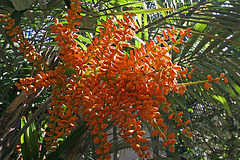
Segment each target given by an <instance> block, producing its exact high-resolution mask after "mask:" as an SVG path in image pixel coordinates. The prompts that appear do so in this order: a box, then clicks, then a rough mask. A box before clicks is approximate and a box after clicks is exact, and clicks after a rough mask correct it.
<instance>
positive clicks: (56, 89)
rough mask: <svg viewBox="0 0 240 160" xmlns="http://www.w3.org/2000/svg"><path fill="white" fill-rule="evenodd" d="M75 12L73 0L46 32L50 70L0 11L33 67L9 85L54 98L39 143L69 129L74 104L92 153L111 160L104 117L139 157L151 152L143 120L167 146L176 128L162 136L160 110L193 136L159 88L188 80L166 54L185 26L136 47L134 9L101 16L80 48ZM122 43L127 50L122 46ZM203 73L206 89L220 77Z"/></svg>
mask: <svg viewBox="0 0 240 160" xmlns="http://www.w3.org/2000/svg"><path fill="white" fill-rule="evenodd" d="M80 11H81V8H80V2H79V1H76V0H72V3H71V9H70V10H68V12H67V13H68V16H65V18H66V19H67V22H68V24H67V25H63V24H61V23H58V20H57V19H56V20H55V25H52V26H51V27H50V28H51V32H52V33H55V34H57V36H56V38H55V41H57V42H58V43H57V45H58V46H59V47H60V48H61V51H60V56H59V58H60V59H61V62H59V64H58V66H57V67H56V68H55V69H53V70H49V67H48V66H47V63H46V62H44V61H43V59H42V57H41V55H40V54H38V53H35V52H34V51H35V50H34V48H33V46H32V45H31V44H29V43H28V41H26V40H22V32H21V31H20V30H18V27H17V26H15V27H13V26H14V20H13V19H11V18H10V17H9V15H1V22H4V23H5V24H6V26H5V27H4V29H6V30H7V34H9V36H11V37H12V39H11V40H12V41H13V42H15V43H18V45H19V48H18V49H19V52H24V53H25V57H27V59H28V60H29V61H30V62H32V63H33V66H35V67H36V69H38V70H39V71H40V73H38V74H37V75H36V77H34V78H31V77H30V78H27V77H26V78H24V79H20V84H18V83H17V84H16V86H18V87H19V89H22V90H25V91H26V92H28V91H30V90H31V91H33V92H35V91H36V89H37V88H42V87H50V86H51V87H52V95H53V97H52V102H51V103H50V106H51V107H49V110H48V112H49V118H50V121H51V122H50V123H49V124H48V126H49V128H50V129H49V132H46V137H45V140H46V141H47V143H46V146H45V147H46V148H47V149H48V150H52V151H55V147H56V146H57V145H58V138H59V137H62V136H63V135H65V136H68V135H69V134H70V132H71V130H72V129H74V128H75V124H74V121H75V120H76V119H77V116H76V115H77V114H78V111H79V109H81V110H82V111H83V115H84V116H85V120H86V121H87V126H89V129H91V134H92V135H94V136H95V138H94V143H95V144H98V145H99V148H98V149H96V150H95V152H96V153H97V154H100V155H101V157H100V158H99V159H110V156H109V155H107V153H108V152H109V150H110V149H111V147H112V144H110V143H109V142H108V141H107V137H108V134H107V132H106V130H107V127H108V125H109V121H112V122H113V125H117V126H118V128H119V132H118V134H119V135H120V136H121V137H122V138H123V139H124V140H125V141H126V142H128V143H130V144H131V146H132V147H133V149H134V150H135V151H136V152H137V154H138V155H139V157H142V158H149V154H150V153H149V152H148V151H147V150H148V148H149V147H148V146H146V145H145V144H144V143H145V142H147V141H148V139H147V138H143V135H144V134H145V131H143V130H142V129H141V124H142V121H145V122H148V123H149V124H150V125H152V126H153V127H154V128H155V130H154V131H153V133H152V134H151V136H156V135H159V136H160V137H161V138H162V139H163V140H164V143H163V146H164V147H167V146H169V148H170V151H172V152H174V144H175V143H176V139H175V134H174V133H171V134H169V135H167V129H168V126H167V125H166V123H165V121H164V118H163V116H162V115H161V113H164V114H166V115H168V119H173V120H174V121H175V122H176V125H177V126H178V127H180V126H182V127H183V133H188V136H189V137H191V136H192V133H191V132H189V128H188V127H187V124H189V122H190V121H189V120H188V121H186V122H185V123H184V122H183V120H182V119H181V116H182V114H183V112H180V113H174V112H173V110H172V109H171V103H170V102H169V101H168V100H167V99H166V95H167V94H168V93H169V92H173V93H174V92H176V93H180V94H181V95H182V94H183V93H184V92H185V91H186V85H190V84H193V83H187V84H186V85H185V84H178V81H177V80H178V79H179V78H181V77H184V78H185V77H186V75H188V78H189V79H190V78H191V76H190V74H192V73H193V70H191V72H190V73H188V69H187V68H185V69H184V70H181V67H180V66H178V65H177V63H174V64H173V63H172V61H171V56H170V55H169V54H168V53H169V51H170V50H172V49H173V50H175V51H176V52H179V49H178V48H176V44H178V43H183V38H184V36H186V35H188V36H191V34H190V29H187V30H186V31H182V30H180V31H179V30H176V29H174V28H172V29H171V30H170V29H167V30H166V31H163V37H159V36H157V37H156V38H157V40H158V42H157V43H154V41H153V40H151V41H150V42H149V43H148V42H147V43H146V45H145V46H144V45H142V46H141V48H137V47H135V46H134V45H132V44H130V43H129V41H130V40H132V38H133V37H134V36H135V30H137V29H138V26H137V25H136V24H135V22H134V19H133V18H132V17H133V16H134V15H133V14H129V13H127V15H123V18H124V19H122V20H118V19H115V18H107V20H106V22H105V23H102V25H103V28H102V29H101V28H100V29H99V30H100V34H99V36H98V37H95V38H94V39H93V40H92V43H91V44H90V45H89V46H88V47H87V50H86V51H85V50H83V49H80V48H79V46H78V44H77V42H76V41H75V40H74V39H75V38H77V37H78V35H77V34H76V33H77V32H79V30H78V29H76V28H75V26H76V25H80V22H78V21H77V19H78V18H81V16H79V15H78V12H80ZM177 37H178V38H177ZM168 40H171V41H172V45H171V46H170V45H168V44H167V43H166V41H168ZM126 48H127V50H130V51H129V52H126ZM207 78H208V80H206V81H202V83H205V86H206V88H207V89H209V87H211V85H210V84H209V83H208V82H210V81H214V82H217V81H218V80H219V79H214V80H212V77H211V76H210V75H209V76H208V77H207ZM220 78H224V75H221V76H220ZM226 81H227V80H226ZM197 83H200V82H199V81H198V82H197ZM160 112H161V113H160Z"/></svg>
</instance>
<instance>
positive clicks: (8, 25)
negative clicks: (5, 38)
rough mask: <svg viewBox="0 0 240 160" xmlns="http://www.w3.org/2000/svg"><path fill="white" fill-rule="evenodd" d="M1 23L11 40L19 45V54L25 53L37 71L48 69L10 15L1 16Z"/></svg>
mask: <svg viewBox="0 0 240 160" xmlns="http://www.w3.org/2000/svg"><path fill="white" fill-rule="evenodd" d="M0 22H2V23H3V24H4V25H5V26H4V27H3V29H5V30H6V33H7V34H8V35H9V36H10V38H11V39H10V40H11V41H12V42H13V43H15V44H17V46H18V50H19V52H20V53H23V52H24V53H25V55H24V56H25V57H26V58H27V60H28V61H30V62H31V63H32V64H33V66H34V67H35V68H36V69H37V70H44V69H47V64H46V63H45V61H44V60H43V59H42V56H41V55H40V54H38V53H36V52H35V49H34V47H33V45H32V44H30V43H29V42H28V41H27V40H23V35H22V30H20V29H19V26H16V25H15V20H14V19H12V18H11V17H10V14H7V15H3V14H0Z"/></svg>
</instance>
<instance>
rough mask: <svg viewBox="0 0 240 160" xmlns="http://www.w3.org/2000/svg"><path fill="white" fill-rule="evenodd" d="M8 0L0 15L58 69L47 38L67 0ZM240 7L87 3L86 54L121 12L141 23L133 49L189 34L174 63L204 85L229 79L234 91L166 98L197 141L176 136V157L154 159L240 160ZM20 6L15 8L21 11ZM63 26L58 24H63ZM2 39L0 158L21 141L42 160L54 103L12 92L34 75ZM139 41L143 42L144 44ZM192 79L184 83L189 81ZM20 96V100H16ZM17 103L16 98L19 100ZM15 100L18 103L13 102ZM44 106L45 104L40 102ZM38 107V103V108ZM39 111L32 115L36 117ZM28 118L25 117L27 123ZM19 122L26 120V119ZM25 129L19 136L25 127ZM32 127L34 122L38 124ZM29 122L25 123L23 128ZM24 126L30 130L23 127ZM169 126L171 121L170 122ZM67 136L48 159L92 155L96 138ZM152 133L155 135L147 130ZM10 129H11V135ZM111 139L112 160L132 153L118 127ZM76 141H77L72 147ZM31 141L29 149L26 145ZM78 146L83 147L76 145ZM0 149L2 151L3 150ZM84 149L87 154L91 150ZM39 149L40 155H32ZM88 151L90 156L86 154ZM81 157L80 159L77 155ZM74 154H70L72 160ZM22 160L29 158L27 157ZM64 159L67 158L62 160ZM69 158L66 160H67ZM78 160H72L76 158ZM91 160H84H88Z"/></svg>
mask: <svg viewBox="0 0 240 160" xmlns="http://www.w3.org/2000/svg"><path fill="white" fill-rule="evenodd" d="M21 1H22V3H20V4H22V5H20V6H18V5H17V4H16V3H17V2H19V1H12V2H11V1H5V3H3V4H1V5H2V6H0V12H2V13H7V12H11V13H12V14H11V16H12V17H13V18H15V19H16V22H17V23H18V24H20V26H21V28H22V29H23V30H24V33H25V35H24V36H25V38H26V39H29V40H30V41H31V42H32V43H33V44H34V46H35V47H36V49H37V50H38V51H39V52H41V54H42V55H43V57H44V58H45V59H46V60H47V61H48V62H49V64H50V66H51V67H54V66H55V65H56V63H57V56H58V54H57V53H58V47H56V43H55V42H54V41H53V38H54V35H53V36H52V35H50V33H49V28H48V27H49V25H50V24H51V23H53V20H54V18H55V17H58V18H60V17H62V15H63V14H64V12H63V11H64V10H66V7H65V6H67V7H69V4H70V0H64V1H61V0H57V1H54V0H48V1H43V0H38V1H35V0H33V1H32V3H30V4H26V3H27V1H25V0H21ZM239 5H240V3H239V2H238V1H234V0H230V1H214V0H210V1H200V2H198V1H191V2H189V1H175V0H173V1H161V0H160V1H128V2H127V1H111V0H110V1H101V0H100V1H87V0H86V1H83V2H82V10H83V11H82V13H81V15H82V16H83V18H82V25H81V26H80V33H81V34H80V35H81V36H79V37H78V41H79V45H81V46H82V47H83V48H84V46H86V45H88V44H89V43H90V40H91V39H92V38H93V37H94V36H96V35H98V27H99V26H100V24H101V23H100V22H102V21H104V20H105V18H106V15H108V16H116V17H118V18H121V14H122V13H123V12H124V11H128V12H134V13H137V18H136V21H137V23H138V25H139V26H140V29H139V30H138V31H137V35H136V37H137V38H135V39H136V40H135V41H133V43H134V44H135V45H136V46H139V45H141V42H142V41H141V40H144V41H148V40H150V39H154V40H155V36H156V35H161V34H162V30H163V29H165V28H169V27H172V26H174V27H175V28H178V29H186V28H188V27H191V28H192V33H193V37H191V38H189V39H187V43H186V44H185V45H183V46H178V47H179V48H180V50H181V52H180V54H178V53H175V52H172V53H171V55H172V58H173V60H174V61H176V62H178V63H179V64H180V65H181V66H183V67H190V68H194V69H195V72H194V75H193V76H192V79H191V80H192V81H197V80H204V79H206V77H207V75H208V74H211V75H212V76H213V77H217V76H219V74H220V73H222V72H224V73H225V74H226V76H227V78H228V81H229V84H225V83H224V82H220V83H218V84H214V85H212V88H213V89H210V90H208V91H206V90H205V89H204V86H203V85H197V86H193V85H192V86H189V87H188V90H187V92H186V93H185V94H184V96H179V95H174V96H172V95H169V97H168V98H169V99H170V100H171V102H172V103H173V104H172V105H173V106H174V109H175V110H186V111H187V112H186V113H187V114H186V115H185V116H186V118H189V119H191V129H192V130H193V131H194V133H195V135H196V136H195V138H194V139H193V140H189V139H187V138H186V137H185V136H184V135H181V134H180V136H179V139H180V141H181V142H180V143H179V145H177V148H178V149H179V151H178V154H170V153H169V152H167V151H165V150H163V149H162V148H159V149H157V150H154V151H153V152H154V154H155V155H156V157H157V156H158V157H161V158H163V157H162V156H163V155H161V154H160V152H159V150H162V151H164V154H167V155H168V158H169V157H180V156H181V157H185V158H189V157H190V158H195V159H196V158H199V157H201V155H202V154H206V156H207V157H209V158H213V159H214V158H215V159H217V158H219V157H221V156H222V157H224V156H225V157H227V158H230V159H235V158H237V157H239V154H240V153H239V150H238V149H237V148H239V144H238V143H237V140H238V136H239V135H238V132H237V131H238V130H239V128H238V127H237V126H238V125H237V124H239V121H240V118H239V116H238V115H239V109H238V106H239V104H240V103H239V94H240V87H239V85H240V84H239V82H240V77H239V73H240V69H239V65H238V64H239V58H238V54H239V53H240V52H239V48H240V47H239V46H240V43H239V42H240V40H239V35H240V32H239V31H240V27H239V26H240V25H239V22H240V21H239V19H240V16H239V9H238V8H239ZM17 6H18V7H17ZM61 20H62V21H63V19H60V21H61ZM0 33H1V40H0V43H1V44H0V45H1V50H0V53H1V65H0V67H1V84H2V85H1V87H2V89H1V91H2V93H1V97H0V99H1V106H2V107H1V109H2V111H1V113H0V114H1V120H0V123H1V134H0V136H1V141H0V146H1V147H2V146H3V148H2V149H1V150H0V157H1V159H4V158H7V157H9V155H10V153H12V151H13V150H14V148H15V146H16V145H17V143H18V142H19V139H20V137H21V135H22V134H23V135H24V136H23V139H24V141H25V143H23V141H21V142H22V153H23V156H26V155H27V156H26V157H29V155H31V156H32V158H34V159H37V158H38V157H39V153H38V151H36V149H37V148H39V144H38V141H41V142H42V143H44V142H43V140H42V138H41V137H42V135H41V134H42V133H43V131H41V130H40V129H41V128H46V126H45V127H44V125H45V124H47V121H45V119H47V114H45V109H46V107H47V105H48V103H50V98H47V97H49V96H50V92H49V90H44V91H43V90H39V91H38V92H37V93H31V94H28V95H26V93H24V92H22V93H18V92H20V91H18V90H17V88H16V87H14V83H15V82H17V80H18V78H22V77H25V76H29V75H31V76H32V75H34V74H35V73H36V71H34V69H32V67H31V66H30V64H29V63H27V62H26V61H24V58H23V56H22V55H21V54H19V53H18V52H17V49H16V48H15V47H14V45H13V44H12V43H11V41H10V38H9V37H8V36H7V35H6V34H5V33H4V30H3V29H2V27H1V26H0ZM139 39H140V40H139ZM188 81H190V79H186V80H184V79H183V80H182V82H183V83H184V82H188ZM15 97H16V98H15ZM14 98H15V99H14ZM13 99H14V100H13ZM44 99H46V101H45V102H43V100H44ZM33 102H34V103H33ZM32 104H35V105H40V107H39V108H38V109H37V110H36V109H33V108H32V107H30V106H31V105H32ZM33 112H35V113H33ZM23 115H25V117H26V116H27V117H28V118H22V116H23ZM21 119H22V120H21ZM20 120H21V126H22V127H21V128H22V129H20V130H17V129H18V128H20V127H19V125H20ZM34 120H35V121H34ZM26 122H27V123H26ZM25 123H26V125H25V127H23V126H24V124H25ZM169 123H170V122H169ZM81 124H82V121H79V127H78V128H77V129H76V130H75V131H74V132H73V133H72V134H71V136H69V137H68V138H67V139H66V140H65V141H64V142H63V143H62V144H61V145H60V147H59V149H58V150H57V152H54V153H52V154H50V155H49V157H48V158H49V159H51V158H52V157H55V158H56V157H59V156H60V155H61V154H63V153H64V152H65V151H66V149H69V147H71V149H70V150H72V151H73V148H74V152H73V153H72V154H71V156H72V157H75V158H76V159H77V158H79V157H82V155H85V157H87V156H90V157H91V156H92V157H94V156H95V155H94V154H93V153H92V148H94V147H95V146H94V145H92V144H91V145H89V144H90V143H91V137H90V136H89V134H88V133H87V132H88V131H87V128H86V127H84V125H81ZM145 127H146V128H147V129H149V130H151V128H149V127H147V126H145ZM11 128H13V129H12V130H10V129H11ZM110 129H111V130H112V132H113V141H114V143H115V144H116V146H118V147H115V150H113V151H112V152H113V155H114V157H115V158H116V154H117V152H118V150H121V149H124V148H128V147H129V146H128V145H126V144H125V143H122V142H121V141H119V139H118V137H117V136H116V133H115V132H116V128H114V127H113V128H110ZM172 130H173V131H174V132H179V131H178V130H179V129H178V128H174V127H173V128H172ZM76 137H79V138H78V142H79V143H76V142H77V141H76V140H75V139H76ZM26 142H28V143H26ZM8 143H9V146H7V144H8ZM159 143H161V142H159V141H157V140H154V139H152V142H151V143H149V145H150V146H151V145H152V146H155V147H158V144H159ZM79 144H80V145H79ZM1 147H0V148H1ZM86 148H87V149H86ZM34 149H35V150H34ZM84 149H85V150H84ZM79 150H80V151H81V153H80V154H79V153H78V152H79ZM68 153H69V152H65V155H68ZM44 155H46V151H45V150H44V149H42V150H41V153H40V159H41V158H43V157H44ZM26 157H25V158H26ZM63 157H64V154H63ZM66 157H69V155H68V156H65V159H67V158H66ZM72 159H73V158H72ZM86 159H87V158H86Z"/></svg>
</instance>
